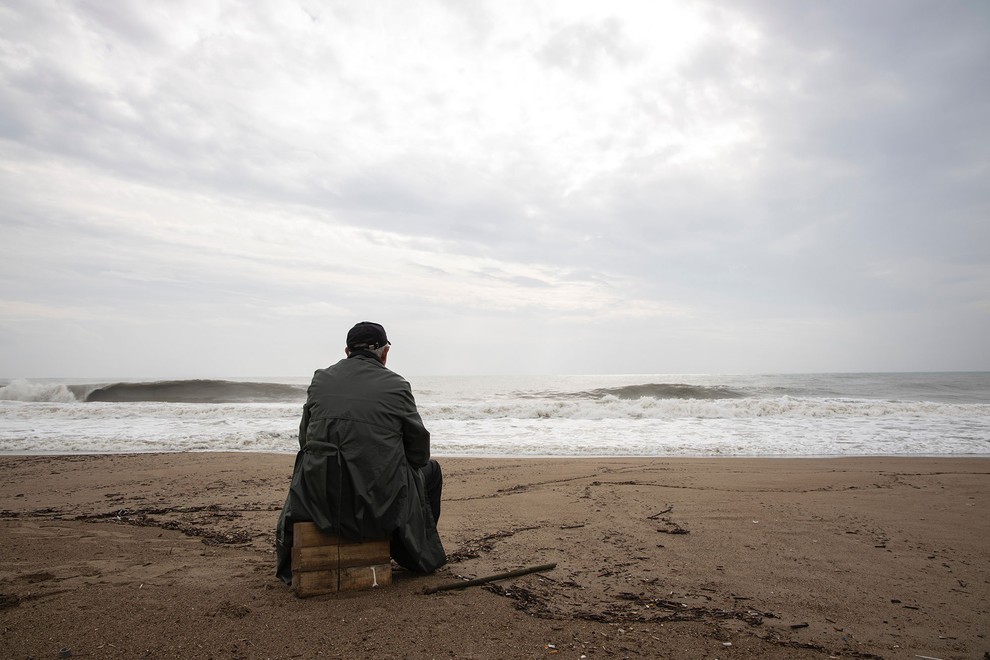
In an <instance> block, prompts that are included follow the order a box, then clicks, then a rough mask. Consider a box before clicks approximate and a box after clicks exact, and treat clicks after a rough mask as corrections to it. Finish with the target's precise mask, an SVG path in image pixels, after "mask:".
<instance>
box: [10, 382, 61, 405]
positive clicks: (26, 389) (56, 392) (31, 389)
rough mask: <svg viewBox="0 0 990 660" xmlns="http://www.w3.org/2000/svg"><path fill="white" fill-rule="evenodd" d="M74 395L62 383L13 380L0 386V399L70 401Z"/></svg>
mask: <svg viewBox="0 0 990 660" xmlns="http://www.w3.org/2000/svg"><path fill="white" fill-rule="evenodd" d="M75 400H76V397H75V395H74V394H73V393H72V392H71V391H69V388H68V387H66V386H65V385H63V384H62V383H32V382H31V381H27V380H15V381H14V382H12V383H10V384H9V385H4V386H3V387H0V401H41V402H51V403H71V402H73V401H75Z"/></svg>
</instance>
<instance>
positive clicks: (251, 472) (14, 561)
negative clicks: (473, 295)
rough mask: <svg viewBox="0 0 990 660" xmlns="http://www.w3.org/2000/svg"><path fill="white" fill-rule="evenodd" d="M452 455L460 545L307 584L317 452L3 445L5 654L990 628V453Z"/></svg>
mask: <svg viewBox="0 0 990 660" xmlns="http://www.w3.org/2000/svg"><path fill="white" fill-rule="evenodd" d="M438 458H439V459H440V460H441V463H442V465H443V468H444V474H445V480H444V483H445V485H444V500H443V512H442V516H441V521H440V525H439V531H440V535H441V538H442V539H443V542H444V545H445V547H446V550H447V554H448V559H449V560H450V563H449V564H448V565H447V566H446V567H444V568H442V569H440V570H439V571H438V572H437V573H435V574H433V575H429V576H420V575H415V574H411V573H408V572H404V571H396V577H395V581H394V583H393V584H392V585H391V586H390V587H388V588H387V589H381V590H374V591H368V592H353V593H348V594H337V595H332V596H320V597H316V598H312V599H298V598H295V596H293V595H292V594H291V592H290V591H289V590H288V589H286V588H285V587H284V586H283V585H281V583H279V582H278V581H277V580H276V579H275V577H274V557H273V554H272V542H273V538H274V526H275V519H276V518H277V516H278V512H279V510H280V509H281V505H282V501H283V499H284V497H285V492H286V489H287V487H288V482H289V478H290V476H291V472H292V464H293V460H294V452H292V453H288V452H287V453H265V452H169V453H129V454H59V455H54V454H47V453H46V454H35V455H17V456H14V455H8V454H4V455H0V477H2V479H0V502H2V505H0V527H2V531H0V534H2V537H0V538H2V539H3V540H0V559H2V560H3V563H2V568H0V617H2V618H3V627H4V628H5V634H4V635H3V636H2V639H0V656H2V657H24V656H27V655H34V656H38V657H45V656H54V655H57V653H58V652H59V651H60V650H61V649H70V650H71V651H72V653H73V654H79V655H81V654H83V653H87V654H89V655H92V656H94V657H135V656H136V655H143V654H149V655H155V657H208V656H213V657H311V656H314V655H317V652H322V655H324V656H328V657H376V658H388V657H395V658H400V657H412V658H419V657H438V656H445V657H449V656H454V657H466V658H472V657H475V658H485V657H496V656H498V657H539V656H543V655H548V654H554V655H560V656H561V657H571V658H580V656H582V655H584V656H585V657H586V658H611V657H670V656H675V655H678V656H682V657H718V658H722V659H723V660H725V659H726V658H736V657H767V658H818V659H821V658H825V657H828V656H829V655H832V656H837V657H848V656H850V655H852V656H855V657H873V658H876V657H882V658H901V657H905V658H911V657H914V656H916V655H923V656H929V657H937V658H942V659H943V660H947V659H948V658H973V657H981V656H982V654H983V653H984V652H986V651H988V650H990V639H988V638H987V631H986V621H988V620H990V605H988V604H987V603H990V549H988V539H990V516H988V515H987V511H986V507H987V502H990V459H988V458H985V457H972V456H959V457H947V456H938V457H921V456H857V457H851V456H838V457H793V458H784V457H738V456H713V457H680V456H678V457H598V458H593V457H558V456H551V457H544V458H535V457H529V456H525V457H497V458H491V457H477V458H466V457H461V456H456V457H449V456H442V455H441V456H439V457H438ZM725 459H731V460H725ZM548 562H555V563H556V564H557V568H556V569H554V570H553V571H550V572H547V573H544V574H537V575H528V576H525V577H520V578H515V579H512V580H507V581H504V582H498V583H496V584H494V585H490V586H489V587H487V588H471V589H466V590H464V591H456V592H444V593H441V594H436V595H432V596H426V595H424V594H423V593H422V591H423V590H424V589H425V588H427V587H434V586H437V585H440V584H444V583H448V582H451V581H456V580H459V579H467V578H474V577H479V576H485V575H492V574H495V573H501V572H505V571H510V570H514V569H518V568H521V567H525V566H533V565H538V564H544V563H548ZM551 645H552V646H551Z"/></svg>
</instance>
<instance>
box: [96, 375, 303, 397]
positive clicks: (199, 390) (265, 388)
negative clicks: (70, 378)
mask: <svg viewBox="0 0 990 660" xmlns="http://www.w3.org/2000/svg"><path fill="white" fill-rule="evenodd" d="M305 398H306V388H305V387H302V386H298V385H286V384H284V383H241V382H235V381H229V380H162V381H156V382H152V383H114V384H112V385H105V386H103V387H97V388H96V389H93V390H91V391H89V392H88V393H87V394H86V396H85V399H84V400H85V401H87V402H90V401H102V402H111V403H130V402H136V401H159V402H162V403H266V402H293V401H300V402H301V401H303V400H304V399H305Z"/></svg>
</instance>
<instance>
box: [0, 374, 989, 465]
mask: <svg viewBox="0 0 990 660" xmlns="http://www.w3.org/2000/svg"><path fill="white" fill-rule="evenodd" d="M409 381H410V383H411V384H412V387H413V393H414V395H415V396H416V400H417V403H418V405H419V408H420V412H421V413H422V415H423V420H424V421H425V423H426V426H427V428H429V429H430V431H431V433H432V437H433V453H434V454H435V455H437V456H589V457H590V456H655V457H662V456H869V455H888V456H890V455H898V456H912V455H919V456H936V455H937V456H946V455H949V456H953V455H957V456H988V455H990V373H987V372H963V373H900V374H895V373H862V374H777V375H668V374H655V375H608V376H601V375H599V376H518V377H509V376H488V377H483V376H471V377H469V376H459V377H421V378H412V377H411V378H409ZM308 384H309V377H308V376H307V377H304V378H303V377H300V378H283V379H227V380H220V379H217V380H178V381H142V382H137V381H135V382H99V381H96V380H86V379H82V380H79V379H76V380H57V379H56V380H53V379H47V380H15V381H10V380H6V381H4V380H0V453H8V454H10V453H15V454H25V453H29V454H35V453H80V452H85V453H132V452H162V451H164V452H176V451H247V452H284V453H293V452H295V451H296V450H297V449H298V439H297V434H298V426H299V418H300V413H301V410H302V404H303V402H304V401H305V398H306V387H307V385H308Z"/></svg>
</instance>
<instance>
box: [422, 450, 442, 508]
mask: <svg viewBox="0 0 990 660" xmlns="http://www.w3.org/2000/svg"><path fill="white" fill-rule="evenodd" d="M420 472H421V473H422V474H423V481H425V482H426V500H427V501H428V502H429V503H430V508H431V509H432V510H433V521H434V523H438V522H440V494H441V493H442V492H443V472H441V471H440V464H439V463H437V462H436V460H435V459H432V458H431V459H430V462H429V463H427V464H426V465H424V466H423V467H421V468H420Z"/></svg>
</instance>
